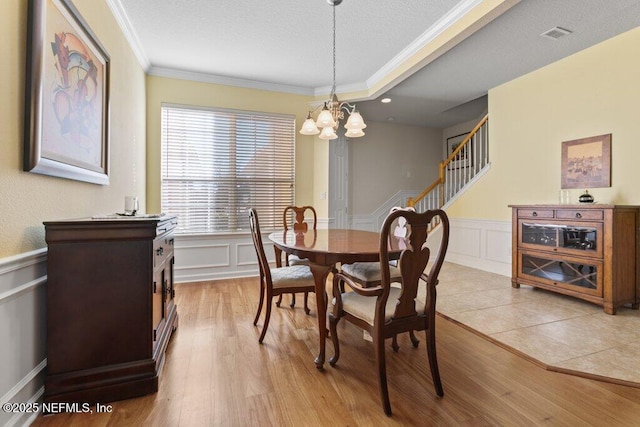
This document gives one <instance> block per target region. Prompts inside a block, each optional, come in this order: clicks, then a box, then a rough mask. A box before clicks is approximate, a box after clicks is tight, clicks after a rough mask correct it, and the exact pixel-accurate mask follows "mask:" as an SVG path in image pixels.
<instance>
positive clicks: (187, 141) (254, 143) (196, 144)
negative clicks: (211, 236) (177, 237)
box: [161, 104, 295, 234]
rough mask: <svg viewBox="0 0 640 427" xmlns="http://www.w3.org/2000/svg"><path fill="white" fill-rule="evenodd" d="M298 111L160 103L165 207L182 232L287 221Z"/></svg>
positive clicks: (272, 225)
mask: <svg viewBox="0 0 640 427" xmlns="http://www.w3.org/2000/svg"><path fill="white" fill-rule="evenodd" d="M294 159H295V117H293V116H284V115H271V114H266V113H255V112H250V111H237V110H219V109H206V108H198V107H184V106H176V105H167V104H163V106H162V190H161V191H162V211H163V212H166V213H171V214H176V215H178V217H179V218H178V219H179V220H178V230H177V231H178V232H179V233H185V234H186V233H215V232H226V231H240V230H248V229H249V214H248V211H247V209H248V208H250V207H255V208H256V209H257V211H258V214H259V215H260V226H261V228H263V229H269V228H282V212H283V210H284V208H285V207H286V206H288V205H292V204H293V197H294V188H293V184H294V177H295V169H294V167H295V163H294Z"/></svg>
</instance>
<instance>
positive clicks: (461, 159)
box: [447, 132, 473, 169]
mask: <svg viewBox="0 0 640 427" xmlns="http://www.w3.org/2000/svg"><path fill="white" fill-rule="evenodd" d="M468 135H469V132H465V133H461V134H459V135H456V136H452V137H450V138H447V158H449V157H450V156H451V155H452V154H453V152H454V151H455V150H456V149H457V148H458V146H459V145H460V144H461V143H462V142H464V140H465V138H466V137H467V136H468ZM469 144H473V141H471V142H470V143H469ZM468 167H473V146H469V148H468V149H466V150H465V149H462V150H461V151H460V152H458V154H457V155H456V157H455V158H454V159H453V160H452V161H451V163H450V164H449V169H460V168H468Z"/></svg>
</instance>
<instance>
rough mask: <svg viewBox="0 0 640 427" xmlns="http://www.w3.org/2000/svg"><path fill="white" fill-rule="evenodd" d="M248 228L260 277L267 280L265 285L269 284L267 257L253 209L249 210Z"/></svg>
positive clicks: (269, 274) (255, 212)
mask: <svg viewBox="0 0 640 427" xmlns="http://www.w3.org/2000/svg"><path fill="white" fill-rule="evenodd" d="M249 228H250V229H251V239H252V240H253V247H254V248H255V250H256V255H257V256H258V265H259V266H260V276H261V277H265V278H266V279H267V283H271V269H270V268H269V262H268V261H267V255H266V254H265V253H264V246H262V234H261V233H260V221H258V212H257V211H256V210H255V208H250V209H249Z"/></svg>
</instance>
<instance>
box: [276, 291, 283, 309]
mask: <svg viewBox="0 0 640 427" xmlns="http://www.w3.org/2000/svg"><path fill="white" fill-rule="evenodd" d="M281 302H282V294H280V295H279V296H278V301H276V307H280V303H281Z"/></svg>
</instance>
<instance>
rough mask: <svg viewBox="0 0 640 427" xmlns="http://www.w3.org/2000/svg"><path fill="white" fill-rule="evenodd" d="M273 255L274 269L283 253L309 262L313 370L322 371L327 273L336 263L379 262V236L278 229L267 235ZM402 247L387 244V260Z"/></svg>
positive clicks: (340, 231)
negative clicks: (315, 347)
mask: <svg viewBox="0 0 640 427" xmlns="http://www.w3.org/2000/svg"><path fill="white" fill-rule="evenodd" d="M269 240H270V241H271V242H273V245H274V248H275V254H276V266H277V267H281V266H282V260H281V258H282V252H284V253H286V254H293V255H297V256H298V257H300V258H306V259H308V260H309V268H310V269H311V273H312V274H313V278H314V281H315V294H316V309H317V313H318V331H319V352H318V356H317V357H316V358H315V364H316V368H318V369H323V366H324V361H325V343H326V338H327V336H328V330H327V302H328V298H327V293H326V282H327V277H328V275H329V273H330V272H331V271H332V270H334V269H335V268H336V266H337V265H338V264H351V263H354V262H376V261H377V262H379V261H380V233H376V232H372V231H365V230H352V229H333V228H332V229H316V230H313V229H311V230H306V231H293V230H288V231H285V230H280V231H274V232H272V233H270V234H269ZM400 246H401V245H399V244H398V241H397V240H396V239H390V241H389V257H390V259H397V258H398V257H399V256H400V252H401V247H400Z"/></svg>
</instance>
